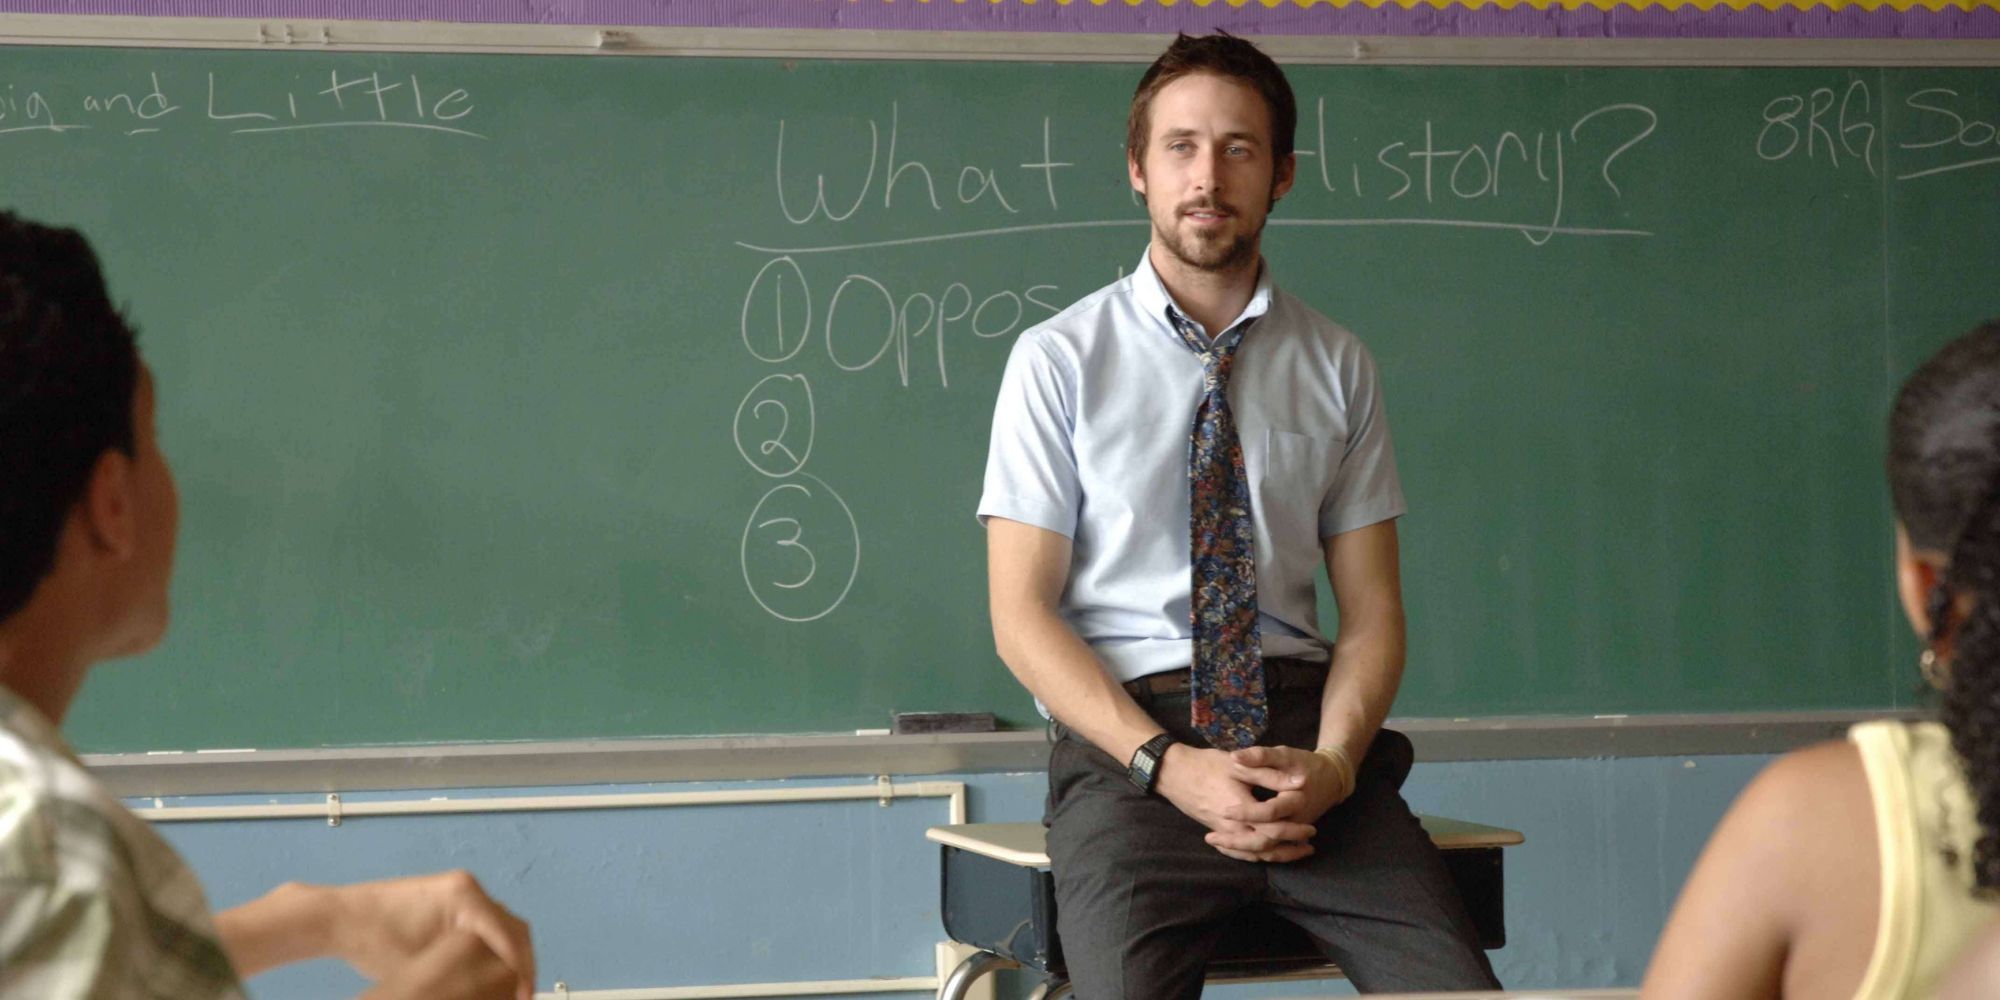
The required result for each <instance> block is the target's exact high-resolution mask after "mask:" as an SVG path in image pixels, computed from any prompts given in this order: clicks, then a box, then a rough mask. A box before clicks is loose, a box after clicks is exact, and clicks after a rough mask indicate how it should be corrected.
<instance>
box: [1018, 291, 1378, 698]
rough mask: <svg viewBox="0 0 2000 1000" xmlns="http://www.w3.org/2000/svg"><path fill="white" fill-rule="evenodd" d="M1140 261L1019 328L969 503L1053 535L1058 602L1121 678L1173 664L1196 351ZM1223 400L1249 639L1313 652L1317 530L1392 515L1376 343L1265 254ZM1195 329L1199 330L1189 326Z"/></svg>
mask: <svg viewBox="0 0 2000 1000" xmlns="http://www.w3.org/2000/svg"><path fill="white" fill-rule="evenodd" d="M1170 308H1175V307H1174V305H1173V300H1172V298H1171V297H1170V296H1169V295H1168V294H1167V290H1166V286H1164V285H1162V284H1161V283H1160V279H1159V276H1158V275H1157V274H1156V273H1155V272H1154V271H1153V268H1152V265H1151V262H1150V261H1149V260H1147V259H1145V258H1141V260H1140V263H1139V267H1138V269H1137V270H1135V271H1134V272H1133V273H1132V274H1131V275H1129V276H1127V277H1125V278H1124V279H1122V280H1120V281H1118V282H1116V283H1114V284H1112V285H1109V286H1107V287H1105V288H1103V289H1101V290H1099V291H1097V292H1095V293H1093V294H1091V295H1090V296H1088V297H1086V298H1084V299H1083V300H1082V301H1080V302H1078V303H1076V304H1075V305H1073V306H1071V307H1070V308H1068V309H1066V310H1064V311H1063V312H1062V313H1060V314H1058V315H1056V316H1053V317H1051V318H1049V319H1048V320H1047V321H1046V322H1043V323H1041V324H1040V325H1038V326H1036V327H1034V328H1032V329H1030V330H1028V331H1026V332H1025V333H1022V334H1021V336H1020V338H1019V339H1018V340H1017V341H1016V342H1015V344H1014V349H1013V353H1012V354H1011V355H1010V356H1009V357H1008V359H1007V370H1006V373H1005V375H1003V376H1002V378H1001V381H1000V394H999V400H998V402H997V403H996V404H995V407H994V413H993V438H992V445H991V449H990V450H989V452H988V454H987V462H986V485H985V492H984V493H983V495H982V496H981V497H980V501H979V518H980V520H981V521H982V522H984V521H985V520H986V519H987V518H989V517H1000V518H1006V519H1007V520H1010V521H1019V522H1021V523H1023V524H1029V525H1033V526H1035V527H1038V528H1045V529H1047V530H1049V531H1053V532H1056V533H1058V534H1061V535H1065V536H1068V537H1069V539H1070V541H1071V554H1070V575H1069V581H1068V586H1067V587H1066V588H1065V589H1064V592H1063V597H1062V605H1061V612H1062V615H1063V617H1064V619H1065V620H1066V621H1067V622H1068V623H1069V625H1070V627H1071V628H1073V629H1075V630H1076V632H1077V634H1078V635H1079V636H1081V637H1082V638H1083V640H1084V641H1085V642H1087V643H1089V644H1090V646H1091V648H1092V649H1093V650H1095V651H1096V653H1097V655H1098V658H1099V659H1101V660H1102V661H1103V662H1104V664H1105V666H1106V667H1107V668H1108V669H1109V670H1110V672H1111V674H1112V676H1113V677H1114V678H1115V679H1117V680H1119V681H1128V680H1132V679H1134V678H1138V677H1143V676H1145V675H1147V674H1152V673H1158V672H1160V671H1165V670H1178V669H1184V668H1186V667H1187V666H1188V664H1189V662H1190V660H1191V658H1192V657H1193V631H1192V629H1191V627H1190V624H1189V606H1190V594H1189V590H1190V577H1191V572H1192V571H1191V568H1190V557H1189V546H1188V518H1189V507H1188V438H1189V434H1190V432H1191V431H1192V429H1193V426H1194V417H1195V410H1196V408H1197V407H1198V406H1199V405H1200V403H1201V399H1202V394H1203V383H1202V364H1201V358H1200V356H1199V355H1197V354H1195V353H1194V352H1193V351H1190V350H1188V347H1187V344H1186V343H1185V342H1184V341H1183V340H1182V339H1181V338H1180V336H1179V335H1178V334H1176V333H1175V332H1174V328H1173V324H1172V322H1171V321H1170V320H1169V318H1168V312H1167V310H1168V309H1170ZM1244 322H1251V324H1252V325H1251V326H1250V328H1249V329H1248V331H1247V332H1246V333H1245V335H1244V338H1243V343H1242V345H1241V346H1240V347H1238V348H1237V357H1236V361H1235V365H1234V369H1233V371H1232V372H1231V374H1230V379H1229V406H1230V410H1231V412H1232V413H1233V415H1234V416H1235V420H1236V427H1237V433H1238V436H1239V437H1240V439H1241V441H1242V445H1243V462H1244V470H1245V472H1246V473H1247V475H1248V476H1249V480H1250V501H1251V512H1252V515H1253V517H1254V519H1255V532H1256V543H1257V606H1258V620H1259V625H1260V628H1261V630H1262V632H1263V653H1264V655H1265V656H1296V657H1301V658H1304V659H1309V660H1318V661H1325V660H1326V659H1327V658H1328V655H1329V653H1328V651H1329V648H1330V646H1329V643H1328V642H1327V640H1326V637H1325V636H1324V635H1322V634H1321V633H1320V630H1319V618H1318V612H1317V609H1316V606H1315V604H1316V602H1315V596H1314V593H1313V580H1314V577H1315V576H1316V574H1317V572H1318V568H1319V567H1320V565H1321V564H1322V562H1323V549H1322V543H1321V539H1323V538H1330V537H1332V536H1334V535H1338V534H1340V533H1342V532H1346V531H1353V530H1355V529H1357V528H1363V527H1367V526H1368V525H1371V524H1376V523H1379V522H1381V521H1386V520H1389V519H1391V518H1395V517H1398V516H1401V515H1402V513H1403V512H1404V509H1405V506H1404V501H1403V490H1402V485H1401V483H1400V482H1399V480H1398V479H1397V476H1396V459H1395V452H1394V449H1393V447H1392V446H1391V444H1390V440H1389V424H1388V420H1387V418H1386V416H1385V415H1384V414H1383V410H1382V393H1381V388H1380V385H1379V382H1378V380H1377V377H1376V371H1375V361H1374V359H1373V358H1372V357H1370V356H1369V354H1368V350H1367V348H1365V347H1363V346H1362V344H1361V341H1360V340H1359V339H1358V338H1356V337H1355V336H1354V334H1352V333H1349V332H1348V331H1347V330H1346V329H1344V328H1343V327H1341V326H1339V325H1338V324H1336V323H1334V322H1333V321H1331V320H1329V319H1327V318H1326V317H1324V316H1322V315H1320V314H1319V313H1317V312H1315V311H1314V310H1312V309H1311V308H1309V307H1307V306H1306V305H1305V304H1304V303H1303V302H1300V301H1299V300H1298V299H1296V298H1294V297H1293V296H1291V295H1289V294H1286V293H1285V292H1283V291H1280V290H1278V289H1276V288H1274V287H1273V286H1272V284H1271V277H1270V267H1269V265H1268V264H1267V265H1265V266H1264V268H1263V271H1262V273H1261V275H1260V277H1259V279H1258V283H1257V290H1256V293H1255V294H1254V295H1253V296H1252V297H1251V299H1250V304H1249V305H1248V306H1247V307H1245V309H1244V310H1243V315H1241V316H1239V317H1237V318H1236V319H1235V320H1234V321H1232V322H1231V323H1230V326H1232V327H1233V326H1236V325H1237V324H1240V323H1244ZM1202 333H1203V334H1204V335H1209V334H1210V333H1211V331H1206V330H1204V331H1202Z"/></svg>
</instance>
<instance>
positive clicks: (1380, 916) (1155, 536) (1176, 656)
mask: <svg viewBox="0 0 2000 1000" xmlns="http://www.w3.org/2000/svg"><path fill="white" fill-rule="evenodd" d="M1297 117H1298V116H1297V110H1296V105H1295V103H1294V100H1293V97H1292V92H1291V88H1290V85H1289V84H1287V83H1286V81H1285V78H1284V74H1283V73H1282V72H1281V71H1280V70H1279V69H1278V67H1277V65H1276V64H1275V63H1273V62H1272V61H1271V60H1270V58H1269V57H1267V56H1265V55H1264V54H1263V53H1262V52H1260V51H1258V50H1257V49H1256V48H1255V47H1254V46H1252V45H1251V44H1250V43H1248V42H1245V41H1242V40H1241V39H1237V38H1233V37H1230V36H1227V35H1218V36H1212V37H1204V38H1187V37H1181V38H1179V39H1177V40H1176V41H1175V42H1174V44H1173V45H1172V47H1170V48H1169V49H1168V50H1167V52H1166V54H1165V55H1163V56H1161V57H1160V59H1159V60H1158V61H1156V62H1155V63H1154V64H1153V66H1152V68H1151V69H1149V70H1148V71H1147V72H1146V75H1145V76H1144V77H1143V78H1142V79H1141V81H1140V83H1139V89H1138V93H1137V94H1136V95H1135V96H1134V97H1133V100H1132V110H1131V117H1130V120H1129V123H1128V130H1127V138H1126V157H1127V162H1126V167H1127V171H1128V173H1129V175H1130V179H1131V183H1132V187H1133V189H1134V190H1136V191H1138V192H1139V193H1141V194H1142V195H1144V196H1145V199H1146V208H1147V213H1148V214H1149V215H1150V216H1151V218H1152V240H1151V242H1150V245H1149V246H1148V247H1147V249H1146V254H1145V256H1144V257H1142V258H1141V259H1140V261H1139V264H1138V267H1137V269H1136V270H1135V271H1134V272H1133V273H1132V274H1131V275H1130V276H1128V277H1126V278H1124V279H1123V280H1121V281H1119V282H1117V283H1115V284H1113V285H1110V286H1108V287H1106V288H1104V289H1102V290H1100V291H1098V292H1096V293H1095V294H1092V295H1090V296H1089V297H1087V298H1085V299H1083V300H1082V301H1081V302H1079V303H1077V304H1076V305H1074V306H1072V307H1070V308H1069V309H1068V310H1066V311H1065V312H1063V313H1061V314H1060V315H1057V316H1055V317H1053V318H1052V319H1050V320H1049V321H1047V322H1045V323H1043V324H1041V325H1040V326H1038V327H1035V328H1034V329H1031V330H1029V331H1027V332H1026V333H1024V334H1022V335H1021V337H1020V340H1019V341H1018V342H1017V343H1016V344H1015V345H1014V350H1013V354H1012V356H1011V358H1010V359H1009V361H1008V364H1007V370H1006V374H1005V376H1004V378H1003V380H1002V382H1001V387H1000V396H999V402H998V405H997V407H996V410H995V413H994V417H993V439H992V449H991V452H990V454H989V458H988V464H987V470H986V487H985V494H984V496H983V497H982V498H981V500H980V504H979V514H980V518H981V520H983V521H984V522H985V524H986V532H987V550H988V559H989V585H990V588H991V602H992V615H993V632H994V639H995V642H996V644H997V646H998V649H999V653H1000V656H1001V658H1002V659H1003V660H1005V661H1006V663H1007V666H1008V667H1009V668H1010V669H1011V670H1012V671H1013V672H1014V674H1015V676H1016V677H1018V678H1019V679H1020V680H1021V683H1022V684H1024V685H1026V686H1027V687H1028V689H1029V690H1030V691H1032V692H1033V693H1034V694H1035V696H1036V698H1037V699H1039V700H1040V702H1041V703H1042V704H1043V705H1044V706H1045V707H1046V708H1047V710H1048V712H1049V713H1050V715H1051V717H1052V718H1053V719H1054V721H1055V745H1054V747H1053V748H1052V749H1051V751H1050V757H1049V807H1048V808H1049V811H1048V816H1047V822H1048V824H1049V836H1048V850H1049V857H1050V860H1051V863H1052V867H1053V871H1054V876H1055V886H1056V900H1057V906H1056V913H1057V924H1058V932H1059V934H1060V936H1061V939H1062V943H1063V951H1064V954H1065V956H1066V959H1067V963H1068V967H1069V974H1070V979H1071V981H1072V982H1073V983H1074V984H1075V987H1076V993H1077V996H1078V997H1080V998H1082V1000H1111V998H1115V997H1127V998H1143V1000H1158V998H1162V997H1193V996H1198V995H1199V994H1200V992H1201V982H1202V972H1203V968H1204V967H1205V965H1206V962H1207V959H1208V956H1209V954H1210V953H1211V951H1212V950H1213V948H1214V947H1215V944H1216V942H1217V940H1218V936H1219V935H1220V933H1221V932H1222V930H1223V928H1224V924H1225V922H1226V921H1227V920H1228V919H1229V918H1230V917H1231V915H1232V914H1234V913H1235V912H1236V911H1238V910H1240V909H1242V908H1244V907H1246V906H1252V905H1261V906H1267V907H1270V908H1272V909H1275V910H1276V911H1277V912H1279V913H1280V914H1282V915H1283V916H1285V917H1287V918H1289V919H1291V920H1293V921H1294V922H1296V923H1298V924H1299V925H1300V926H1301V927H1303V928H1304V929H1305V930H1306V931H1308V932H1309V933H1310V934H1311V935H1312V937H1313V938H1314V939H1315V940H1317V941H1318V942H1319V944H1320V945H1321V947H1322V948H1323V949H1324V950H1325V952H1326V954H1327V955H1328V956H1329V957H1331V958H1332V959H1334V960H1335V961H1337V962H1338V963H1339V964H1340V965H1341V967H1342V968H1343V969H1344V970H1345V971H1346V973H1347V975H1348V976H1349V977H1350V978H1351V979H1352V980H1353V981H1354V983H1355V985H1356V986H1357V987H1359V988H1360V989H1362V990H1364V991H1370V992H1373V991H1384V990H1395V991H1406V990H1446V989H1459V990H1469V989H1482V988H1485V989H1492V988H1497V984H1496V983H1495V982H1494V979H1493V972H1492V967H1491V966H1490V965H1489V964H1488V963H1487V961H1486V956H1485V954H1484V953H1483V952H1482V951H1481V950H1480V948H1479V945H1478V943H1477V941H1478V939H1477V937H1476V935H1475V932H1474V930H1473V927H1472V923H1471V921H1470V919H1469V918H1468V917H1467V915H1466V912H1465V907H1464V905H1463V903H1462V901H1461V900H1460V899H1459V898H1458V896H1457V893H1456V892H1455V891H1454V889H1453V886H1452V883H1451V881H1450V878H1449V876H1448V875H1447V873H1446V871H1445V868H1444V866H1443V863H1442V861H1441V859H1440V858H1439V857H1438V854H1437V851H1436V849H1435V848H1434V847H1433V846H1432V844H1431V842H1430V840H1429V839H1428V838H1427V837H1426V836H1425V835H1424V832H1423V829H1422V828H1421V827H1420V826H1419V824H1418V822H1417V820H1416V818H1415V817H1414V816H1412V815H1411V813H1410V810H1409V807H1408V806H1407V805H1405V804H1404V802H1403V800H1402V796H1401V794H1400V793H1399V792H1398V790H1397V785H1398V783H1399V782H1400V780H1401V777H1402V775H1403V773H1404V772H1405V771H1406V770H1407V768H1408V767H1409V761H1410V744H1409V741H1408V740H1407V739H1405V738H1404V737H1403V736H1402V735H1401V734H1398V733H1394V732H1388V731H1382V732H1380V733H1379V735H1378V729H1379V727H1380V726H1381V724H1382V720H1383V718H1384V717H1385V716H1387V714H1388V711H1389V705H1390V702H1391V701H1393V700H1394V698H1395V695H1396V687H1397V684H1398V683H1399V681H1400V679H1401V676H1402V667H1403V608H1402V594H1401V581H1400V578H1399V575H1398V556H1397V543H1396V525H1395V518H1396V517H1398V516H1399V515H1401V514H1402V513H1403V510H1404V505H1403V496H1402V490H1401V487H1400V485H1399V483H1398V481H1397V477H1396V466H1395V458H1394V455H1393V453H1392V451H1391V448H1390V442H1389V427H1388V423H1387V421H1386V418H1385V417H1384V415H1383V407H1382V395H1381V390H1380V388H1379V386H1378V385H1377V381H1376V374H1375V365H1374V361H1373V360H1372V359H1371V358H1370V357H1369V355H1368V352H1367V350H1366V349H1365V348H1363V347H1362V345H1361V342H1360V341H1359V340H1357V339H1355V337H1354V335H1353V334H1351V333H1349V332H1348V331H1346V330H1345V329H1342V328H1341V327H1339V326H1337V325H1335V324H1334V323H1332V322H1331V321H1329V320H1327V319H1326V318H1325V317H1323V316H1321V315H1319V314H1318V313H1316V312H1314V311H1313V310H1312V309H1310V308H1308V307H1307V306H1306V305H1305V304H1304V303H1303V302H1300V301H1299V300H1298V299H1296V298H1293V297H1292V296H1290V295H1287V294H1285V293H1284V292H1281V291H1279V290H1277V289H1276V288H1275V287H1274V286H1273V284H1272V277H1271V273H1270V271H1269V269H1268V268H1267V267H1265V265H1264V263H1263V260H1262V258H1261V257H1260V255H1259V252H1258V242H1259V236H1260V234H1261V232H1262V230H1263V226H1264V219H1265V216H1266V214H1267V213H1268V212H1269V211H1270V209H1271V208H1272V206H1273V205H1275V204H1276V202H1277V200H1278V199H1279V198H1280V197H1282V196H1283V195H1284V194H1285V193H1286V192H1287V191H1288V190H1290V188H1291V185H1292V175H1293V165H1294V159H1293V153H1292V142H1293V133H1294V130H1295V127H1296V124H1297ZM1322 557H1323V558H1324V561H1325V565H1326V568H1327V572H1328V575H1329V576H1330V578H1331V579H1332V582H1333V592H1334V598H1335V602H1336V603H1337V605H1338V606H1339V611H1340V630H1339V636H1338V641H1336V642H1333V643H1331V644H1329V643H1328V642H1327V641H1326V640H1325V639H1324V638H1323V637H1322V636H1321V635H1320V633H1319V631H1318V625H1317V623H1318V613H1317V610H1316V608H1315V606H1314V604H1315V601H1314V594H1313V576H1314V572H1315V567H1316V564H1317V563H1318V562H1319V561H1320V559H1321V558H1322ZM1329 649H1330V655H1329ZM1329 660H1330V661H1331V663H1330V664H1329ZM1190 665H1192V670H1190Z"/></svg>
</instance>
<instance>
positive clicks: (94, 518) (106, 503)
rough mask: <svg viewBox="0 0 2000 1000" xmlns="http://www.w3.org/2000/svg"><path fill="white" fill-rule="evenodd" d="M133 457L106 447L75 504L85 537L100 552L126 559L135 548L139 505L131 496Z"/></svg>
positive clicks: (137, 533) (76, 515) (76, 514)
mask: <svg viewBox="0 0 2000 1000" xmlns="http://www.w3.org/2000/svg"><path fill="white" fill-rule="evenodd" d="M132 489H133V478H132V456H130V455H127V454H125V453H124V452H122V451H120V450H118V449H117V448H106V449H104V454H102V455H99V456H97V464H96V465H95V466H93V467H92V468H91V470H90V484H89V485H88V486H86V487H84V491H83V499H82V500H81V501H80V502H79V503H78V504H77V505H76V513H75V515H74V516H75V517H78V518H81V519H82V525H81V526H82V528H83V530H84V537H85V538H87V539H88V540H89V541H90V543H91V544H92V545H94V546H96V547H98V548H99V549H101V550H103V551H105V552H108V553H110V554H111V555H114V556H117V557H118V558H121V559H122V558H125V557H127V556H130V555H131V554H132V552H133V550H134V549H135V548H137V546H138V540H139V525H138V516H137V515H138V505H137V503H136V502H135V499H136V498H135V497H134V496H133V495H132Z"/></svg>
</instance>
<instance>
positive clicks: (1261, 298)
mask: <svg viewBox="0 0 2000 1000" xmlns="http://www.w3.org/2000/svg"><path fill="white" fill-rule="evenodd" d="M1271 288H1272V285H1271V262H1270V261H1267V260H1263V259H1261V258H1260V259H1259V260H1258V261H1257V290H1256V291H1254V292H1251V293H1250V302H1249V303H1248V304H1247V305H1245V306H1244V307H1243V313H1242V314H1241V315H1239V316H1237V317H1236V319H1235V320H1234V321H1233V322H1231V323H1230V324H1229V325H1228V326H1225V327H1223V330H1228V329H1233V328H1234V327H1236V326H1239V325H1241V324H1243V323H1245V322H1247V321H1249V320H1253V319H1256V318H1257V317H1259V316H1262V315H1264V314H1265V313H1267V312H1270V311H1271ZM1132 301H1133V302H1134V303H1136V304H1137V305H1138V307H1139V313H1140V315H1142V316H1145V317H1146V318H1147V319H1148V320H1150V321H1151V322H1153V323H1154V324H1155V325H1157V326H1158V327H1159V328H1160V329H1161V330H1163V331H1165V332H1166V334H1167V335H1168V336H1170V337H1172V338H1174V340H1175V341H1176V342H1179V340H1180V339H1181V335H1180V334H1179V333H1178V332H1176V331H1175V330H1174V325H1173V322H1172V321H1171V320H1169V319H1167V310H1168V309H1173V310H1174V311H1175V312H1178V313H1180V314H1181V315H1183V316H1185V315H1187V311H1186V310H1184V309H1181V308H1180V306H1179V305H1177V304H1175V302H1174V297H1173V296H1172V295H1170V294H1168V293H1167V286H1166V285H1165V284H1163V283H1161V281H1160V275H1159V272H1157V271H1155V270H1153V254H1152V247H1151V246H1150V245H1148V246H1147V248H1146V250H1145V252H1143V253H1141V254H1140V255H1139V266H1138V267H1137V268H1135V269H1133V271H1132ZM1206 332H1207V333H1208V334H1209V335H1210V336H1214V335H1215V334H1217V333H1220V332H1222V331H1221V330H1209V331H1206Z"/></svg>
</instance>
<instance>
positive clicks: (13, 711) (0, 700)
mask: <svg viewBox="0 0 2000 1000" xmlns="http://www.w3.org/2000/svg"><path fill="white" fill-rule="evenodd" d="M0 728H5V729H6V730H7V731H9V732H11V733H13V734H14V735H15V736H18V737H20V738H21V739H23V740H25V741H27V742H29V743H33V744H35V745H36V746H39V747H42V748H43V749H46V750H51V751H54V752H55V753H58V754H61V755H62V756H64V757H66V758H68V759H70V760H72V761H77V756H76V751H74V750H71V749H70V748H69V744H68V743H66V742H64V741H63V738H62V733H61V732H60V731H58V730H57V729H56V726H55V723H53V722H50V721H49V719H48V717H47V716H45V715H43V714H42V713H41V712H40V711H39V710H38V709H36V708H35V706H33V705H30V704H28V703H27V702H26V701H23V700H22V699H21V697H20V696H19V695H17V694H15V693H14V692H12V691H9V690H7V688H6V687H5V686H4V685H0ZM77 762H78V763H79V764H81V763H82V762H81V761H77Z"/></svg>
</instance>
